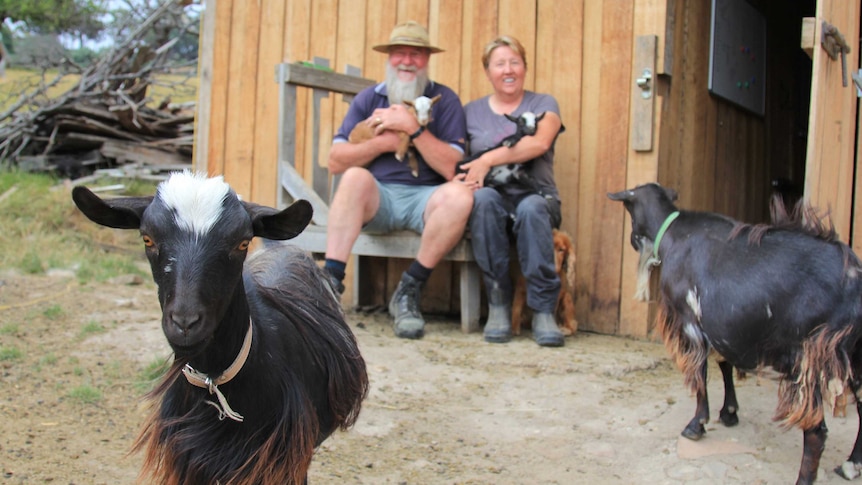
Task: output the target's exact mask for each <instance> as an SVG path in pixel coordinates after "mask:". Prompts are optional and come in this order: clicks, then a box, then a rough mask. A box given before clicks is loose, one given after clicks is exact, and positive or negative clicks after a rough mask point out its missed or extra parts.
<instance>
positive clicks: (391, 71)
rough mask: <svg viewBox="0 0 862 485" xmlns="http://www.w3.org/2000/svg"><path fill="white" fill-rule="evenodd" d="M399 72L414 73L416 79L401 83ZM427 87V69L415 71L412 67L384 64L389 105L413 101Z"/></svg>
mask: <svg viewBox="0 0 862 485" xmlns="http://www.w3.org/2000/svg"><path fill="white" fill-rule="evenodd" d="M399 70H402V71H403V70H407V71H414V72H415V73H416V77H414V78H413V80H412V81H402V80H401V79H399V78H398V71H399ZM427 86H428V68H427V67H424V68H422V69H418V70H417V69H416V68H415V67H412V66H398V67H392V65H391V64H386V92H387V93H388V96H389V105H390V106H394V105H396V104H401V103H402V102H404V100H410V101H413V100H414V99H416V98H417V97H419V96H422V94H423V93H424V92H425V88H426V87H427Z"/></svg>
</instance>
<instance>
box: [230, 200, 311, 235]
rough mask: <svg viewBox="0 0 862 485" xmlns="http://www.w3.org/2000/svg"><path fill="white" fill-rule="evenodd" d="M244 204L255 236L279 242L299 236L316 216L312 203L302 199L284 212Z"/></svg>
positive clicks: (252, 204) (248, 203)
mask: <svg viewBox="0 0 862 485" xmlns="http://www.w3.org/2000/svg"><path fill="white" fill-rule="evenodd" d="M243 204H244V205H245V208H246V210H247V211H248V214H249V215H250V216H251V223H252V227H253V228H254V235H255V236H259V237H263V238H266V239H273V240H277V241H283V240H285V239H293V238H295V237H296V236H299V234H300V233H301V232H302V230H303V229H305V226H307V225H308V223H309V222H311V216H312V215H313V214H314V209H312V208H311V203H310V202H308V201H307V200H301V199H300V200H297V201H296V202H294V203H293V204H290V205H289V206H287V207H286V208H285V209H284V210H282V211H277V210H275V209H273V208H272V207H266V206H262V205H257V204H254V203H251V202H244V203H243Z"/></svg>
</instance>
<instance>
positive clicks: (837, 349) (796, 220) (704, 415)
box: [608, 184, 862, 484]
mask: <svg viewBox="0 0 862 485" xmlns="http://www.w3.org/2000/svg"><path fill="white" fill-rule="evenodd" d="M608 197H610V198H611V199H612V200H616V201H621V202H623V204H624V205H625V208H626V210H627V211H628V212H629V214H631V217H632V234H631V244H632V246H633V247H634V248H635V250H637V251H639V252H640V253H641V264H640V273H641V275H640V277H639V280H640V281H641V282H642V283H644V284H646V282H647V281H648V273H649V271H650V269H651V267H653V266H655V265H660V266H661V278H660V283H659V285H660V286H659V291H660V295H659V298H658V301H659V314H658V322H657V328H658V330H659V332H660V333H661V335H662V338H663V340H664V343H665V346H666V347H667V349H668V351H669V352H670V353H671V355H672V356H673V357H674V359H675V361H676V363H677V366H678V367H679V368H680V369H681V370H682V372H683V374H684V376H685V381H686V383H687V384H688V385H689V386H690V387H691V389H692V391H693V392H694V394H695V395H696V397H697V409H696V412H695V415H694V418H693V419H692V420H691V421H690V422H689V423H688V425H687V426H686V427H685V429H684V430H683V432H682V435H683V436H685V437H686V438H689V439H692V440H697V439H700V438H701V437H702V436H703V434H704V432H705V430H704V424H705V423H707V422H708V421H709V402H708V399H707V392H706V373H707V357H708V356H709V354H710V352H711V351H713V350H714V351H715V352H716V353H717V354H718V355H719V356H720V359H719V360H720V361H721V362H720V364H719V365H720V369H721V371H722V374H723V376H724V383H725V401H724V406H723V407H722V409H721V412H720V419H721V421H722V422H723V423H724V424H725V425H728V426H732V425H734V424H736V423H737V421H738V418H737V416H736V411H737V408H738V405H737V402H736V395H735V392H734V388H733V377H732V374H731V370H732V367H731V366H735V367H737V368H739V369H742V370H743V371H756V370H758V369H760V368H763V367H772V368H773V369H775V370H776V371H777V372H778V373H779V374H780V375H781V376H782V379H781V383H780V385H779V391H778V393H779V396H778V406H777V408H776V414H775V420H777V421H782V422H783V424H784V425H785V426H787V427H790V426H798V427H799V428H801V429H802V431H803V455H802V463H801V465H800V469H799V475H798V477H797V483H799V484H810V483H812V482H814V480H815V479H816V477H817V469H818V467H819V464H820V457H821V455H822V453H823V449H824V444H825V441H826V434H827V429H826V423H825V420H824V400H825V401H831V402H832V404H833V411H837V410H839V409H840V407H842V406H844V405H845V401H844V400H843V399H844V398H846V397H848V396H846V395H845V393H852V395H855V394H856V393H857V392H858V391H859V388H860V371H862V352H860V350H862V321H860V319H862V280H860V277H862V266H860V262H859V259H858V258H857V257H856V255H855V254H853V252H852V251H851V250H850V248H849V247H848V246H847V245H846V244H843V243H842V242H840V241H839V240H837V238H836V236H835V233H834V230H832V229H831V227H830V228H827V227H826V226H825V225H824V223H823V221H822V220H821V219H820V218H819V217H818V216H817V214H816V211H815V210H814V209H812V208H810V207H804V206H799V207H798V208H797V210H796V211H795V212H794V214H795V217H792V218H788V217H782V216H781V215H782V214H785V215H786V211H785V210H784V209H783V206H780V205H779V206H778V208H777V209H776V208H775V207H774V208H773V214H778V215H779V216H778V217H776V218H775V220H774V222H773V225H771V226H762V225H761V226H752V225H746V224H742V223H739V222H737V221H734V220H733V219H730V218H728V217H725V216H722V215H718V214H714V213H708V212H693V211H678V210H677V208H676V206H675V205H674V203H673V202H674V200H676V193H675V192H674V191H673V190H670V189H666V188H664V187H662V186H660V185H658V184H646V185H641V186H638V187H636V188H635V189H632V190H625V191H622V192H618V193H615V194H608ZM776 204H780V201H778V202H776ZM803 216H804V217H803ZM803 219H804V220H805V222H804V223H803V222H802V220H803ZM645 293H646V292H645V291H644V292H642V293H641V294H642V295H645ZM856 406H857V412H858V413H859V414H860V421H862V404H860V403H859V402H858V401H857V405H856ZM860 468H862V442H860V438H859V433H857V438H856V444H855V446H854V447H853V451H852V452H851V454H850V457H849V458H848V460H847V462H845V463H844V465H842V466H841V467H839V468H838V469H836V471H837V472H838V473H839V474H841V475H842V476H844V477H845V478H854V477H856V476H858V475H859V470H860Z"/></svg>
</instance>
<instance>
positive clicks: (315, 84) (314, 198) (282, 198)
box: [276, 59, 481, 332]
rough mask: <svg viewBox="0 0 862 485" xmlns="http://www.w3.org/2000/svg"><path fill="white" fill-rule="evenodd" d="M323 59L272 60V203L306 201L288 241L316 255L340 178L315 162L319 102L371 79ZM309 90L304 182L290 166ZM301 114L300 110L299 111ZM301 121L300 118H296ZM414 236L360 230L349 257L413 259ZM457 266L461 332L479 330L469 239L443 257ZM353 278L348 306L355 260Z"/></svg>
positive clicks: (322, 247)
mask: <svg viewBox="0 0 862 485" xmlns="http://www.w3.org/2000/svg"><path fill="white" fill-rule="evenodd" d="M327 64H328V62H327V61H326V60H324V59H315V62H314V65H309V64H307V63H293V64H287V63H284V64H278V65H277V66H276V81H277V82H278V83H279V100H278V101H279V116H278V119H279V121H278V139H279V142H278V207H279V208H284V207H286V206H287V205H288V204H290V203H291V202H293V201H294V200H297V199H306V200H308V201H309V202H311V205H312V206H313V207H314V217H313V219H312V223H311V224H310V225H309V226H308V228H307V229H306V230H305V231H304V232H303V233H302V234H301V235H300V236H299V237H297V238H295V239H292V240H291V241H290V242H291V243H292V244H295V245H297V246H299V247H301V248H302V249H304V250H306V251H309V252H312V253H316V254H321V253H324V252H325V251H326V225H327V221H328V218H329V201H330V200H331V197H332V194H334V193H335V188H336V187H337V186H338V180H339V178H340V177H337V176H336V177H332V180H330V176H329V171H328V170H327V169H326V168H325V167H323V166H322V165H321V164H320V163H318V162H319V157H320V154H319V148H318V147H319V146H320V143H319V142H320V119H321V117H320V100H321V99H323V98H326V97H328V96H329V94H330V93H336V94H341V95H342V96H343V100H344V102H346V103H349V102H350V101H351V100H352V99H353V96H354V95H356V94H357V93H358V92H359V91H361V90H362V89H364V88H365V87H367V86H370V85H373V84H376V81H374V80H371V79H365V78H362V77H359V75H358V73H359V70H358V69H356V68H352V67H348V69H347V72H348V74H339V73H336V72H333V71H331V70H329V69H327V68H326V66H327ZM298 88H310V89H311V90H312V96H311V103H312V113H313V115H312V116H313V122H312V124H311V126H312V127H313V128H312V133H311V137H310V143H311V146H312V154H311V157H312V159H311V161H310V163H311V167H312V169H311V171H312V174H311V178H312V180H311V183H310V184H309V183H308V181H306V180H305V179H304V178H303V177H302V175H301V174H299V173H298V172H297V170H296V166H295V163H294V156H295V147H296V130H295V126H296V124H297V122H298V120H297V113H296V104H297V89H298ZM302 116H303V117H304V114H303V115H302ZM299 122H301V119H300V121H299ZM419 242H420V237H419V235H418V234H416V233H415V232H412V231H398V232H394V233H391V234H384V235H378V234H366V233H360V235H359V238H358V239H357V240H356V243H355V244H354V245H353V250H352V253H353V254H354V255H357V256H360V257H363V256H373V257H386V258H405V259H413V258H415V257H416V254H417V253H418V251H419ZM445 260H447V261H455V262H457V263H458V266H459V286H460V305H461V306H460V312H461V330H462V331H464V332H474V331H478V330H479V315H480V309H479V304H480V289H481V287H480V285H481V272H480V270H479V267H478V266H477V265H476V262H475V259H474V258H473V250H472V248H471V246H470V241H469V238H464V239H462V240H461V241H460V242H459V243H458V245H457V246H455V248H454V249H452V251H450V252H449V254H448V255H447V256H446V257H445ZM356 266H357V267H356V268H355V271H354V278H353V283H354V284H353V288H354V292H353V293H354V304H356V303H358V301H359V300H360V293H361V292H362V291H364V289H363V285H361V284H359V281H360V274H359V273H360V269H361V267H362V265H361V264H358V265H356Z"/></svg>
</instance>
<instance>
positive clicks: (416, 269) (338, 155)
mask: <svg viewBox="0 0 862 485" xmlns="http://www.w3.org/2000/svg"><path fill="white" fill-rule="evenodd" d="M373 48H374V50H375V51H377V52H383V53H386V54H388V56H389V58H388V62H387V65H386V81H385V82H383V83H380V84H377V85H375V86H371V87H369V88H366V89H364V90H363V91H362V92H360V93H359V94H357V95H356V97H355V98H354V100H353V102H352V103H351V105H350V109H349V110H348V111H347V115H346V116H345V117H344V121H343V123H342V124H341V128H339V130H338V133H336V134H335V136H334V138H333V143H332V148H331V149H330V151H329V161H328V167H329V172H330V173H331V174H333V175H338V174H341V181H340V182H339V184H338V189H337V190H336V192H335V195H334V197H333V199H332V202H331V205H330V209H329V221H328V223H327V241H326V262H325V265H324V267H325V269H326V270H327V271H328V272H329V274H330V280H331V282H332V285H333V287H334V288H335V289H336V291H338V292H339V293H341V292H343V291H344V284H343V280H344V271H345V267H346V265H347V263H346V262H347V258H348V257H349V256H350V251H351V249H352V248H353V244H354V243H355V242H356V238H357V237H358V236H359V233H360V231H365V232H370V233H387V232H391V231H396V230H402V229H409V230H412V231H415V232H417V233H419V234H421V243H420V246H419V252H418V254H417V255H416V259H415V260H414V261H413V262H412V263H411V265H410V267H409V268H408V269H407V271H405V272H404V274H403V275H402V276H401V281H400V282H399V283H398V287H397V288H396V289H395V292H394V293H393V295H392V298H391V300H390V302H389V313H390V314H391V315H392V317H393V319H394V324H393V326H394V330H395V335H396V336H398V337H401V338H411V339H418V338H422V336H423V335H424V329H425V320H424V319H423V318H422V314H421V312H420V311H419V302H420V297H421V290H422V287H423V286H424V285H425V282H426V281H427V280H428V277H429V275H430V274H431V271H432V270H433V269H434V267H435V266H436V265H437V263H439V262H440V261H441V260H442V259H443V257H444V256H446V254H447V253H448V252H449V251H450V250H451V249H452V248H453V247H455V245H456V244H457V243H458V241H460V239H461V237H462V236H463V234H464V230H465V227H466V225H467V221H468V219H469V216H470V211H471V209H472V207H473V191H472V189H471V188H470V187H469V186H467V185H466V184H464V183H462V182H460V181H454V180H453V177H454V176H455V167H456V165H457V163H458V162H459V161H461V160H462V159H463V158H464V139H465V133H466V123H465V117H464V109H463V107H462V104H461V100H460V99H459V98H458V95H456V94H455V93H454V91H452V90H451V89H449V88H448V87H446V86H444V85H442V84H440V83H435V82H434V81H431V80H429V79H428V61H429V60H430V58H431V54H434V53H438V52H442V51H443V50H442V49H440V48H438V47H434V46H432V45H431V42H430V40H429V36H428V31H427V30H426V29H425V28H424V27H423V26H421V25H419V24H418V23H416V22H407V23H404V24H401V25H398V26H396V27H395V28H394V29H393V30H392V33H391V35H390V36H389V42H388V43H386V44H381V45H376V46H374V47H373ZM423 94H424V95H425V96H427V97H429V98H432V97H434V96H437V95H440V99H439V100H438V101H437V102H436V103H435V104H434V107H433V111H432V113H431V115H432V121H431V122H430V123H429V124H428V125H427V127H421V126H420V125H419V122H418V121H417V120H416V118H415V117H414V116H413V115H412V114H411V113H410V112H408V111H407V108H406V106H405V105H404V104H402V101H405V100H410V101H412V100H413V99H415V98H416V97H418V96H420V95H423ZM358 123H368V124H369V126H371V127H373V128H374V129H375V133H376V136H374V137H373V138H371V139H370V140H367V141H364V142H360V143H348V136H349V134H350V131H351V130H352V129H353V127H354V126H355V125H356V124H358ZM398 132H404V133H407V134H409V135H410V139H411V140H412V142H413V146H414V149H415V150H416V152H417V155H418V156H417V158H418V161H419V170H418V175H415V176H414V174H413V173H412V171H411V169H410V167H409V166H408V164H406V163H402V162H400V161H399V160H398V159H397V158H395V151H396V149H397V148H398V145H399V143H400V139H399V134H398Z"/></svg>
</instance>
